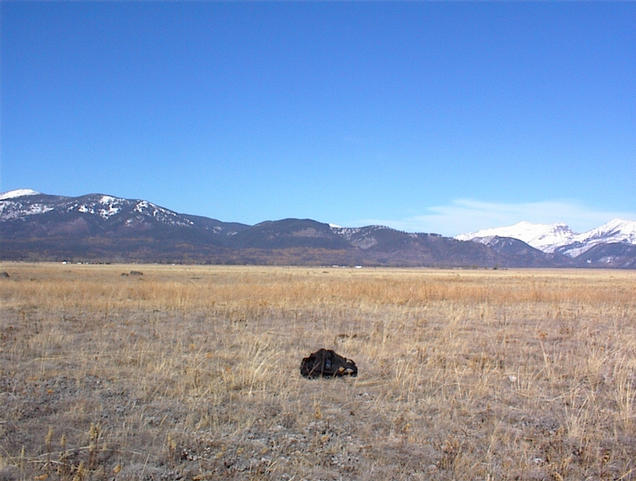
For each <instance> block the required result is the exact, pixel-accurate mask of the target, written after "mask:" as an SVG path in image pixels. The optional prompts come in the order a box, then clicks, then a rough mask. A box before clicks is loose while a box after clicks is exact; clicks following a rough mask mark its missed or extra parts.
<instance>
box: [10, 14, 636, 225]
mask: <svg viewBox="0 0 636 481" xmlns="http://www.w3.org/2000/svg"><path fill="white" fill-rule="evenodd" d="M0 8H1V12H0V13H1V22H2V24H1V27H2V30H1V35H2V46H1V49H2V50H1V54H2V65H1V67H2V72H1V80H2V92H1V98H2V105H1V113H2V119H1V121H2V125H1V134H2V137H1V143H0V153H1V164H0V191H7V190H12V189H16V188H32V189H35V190H38V191H40V192H45V193H51V194H61V195H81V194H85V193H91V192H100V193H107V194H113V195H117V196H122V197H128V198H140V199H147V200H150V201H152V202H155V203H157V204H160V205H162V206H165V207H168V208H170V209H173V210H176V211H178V212H187V213H191V214H198V215H205V216H209V217H214V218H217V219H221V220H225V221H239V222H245V223H250V224H252V223H256V222H260V221H263V220H267V219H280V218H285V217H303V218H305V217H308V218H313V219H316V220H319V221H323V222H332V223H336V224H340V225H346V226H356V225H365V224H371V223H382V224H386V225H391V226H393V227H397V228H400V229H403V230H407V231H423V232H438V233H442V234H445V235H455V234H458V233H461V232H466V231H471V230H476V229H478V228H486V227H493V226H499V225H506V224H511V223H514V222H518V221H521V220H528V221H532V222H544V223H552V222H559V221H563V222H567V223H569V224H570V225H571V226H572V227H573V228H574V229H575V230H579V231H582V230H586V229H589V228H591V227H595V226H597V225H600V224H602V223H604V222H606V221H608V220H610V219H611V218H613V217H623V218H627V219H631V220H636V194H635V192H636V3H631V2H623V3H608V2H589V3H587V2H584V3H580V2H560V3H544V2H538V3H526V2H522V3H519V2H510V3H500V2H493V3H461V2H449V3H444V2H434V3H429V2H405V3H400V2H386V3H385V2H351V3H348V2H329V3H321V2H311V3H296V2H277V3H270V2H246V3H241V2H239V3H223V2H138V3H128V2H105V3H101V2H85V3H84V2H50V3H49V2H46V3H37V2H2V3H1V4H0Z"/></svg>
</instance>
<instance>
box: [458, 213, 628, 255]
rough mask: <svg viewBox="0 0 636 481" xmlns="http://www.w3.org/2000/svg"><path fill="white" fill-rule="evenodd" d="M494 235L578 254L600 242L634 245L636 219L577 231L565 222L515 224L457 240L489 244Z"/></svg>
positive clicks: (541, 247) (561, 251) (468, 235)
mask: <svg viewBox="0 0 636 481" xmlns="http://www.w3.org/2000/svg"><path fill="white" fill-rule="evenodd" d="M494 236H499V237H512V238H513V239H519V240H522V241H524V242H525V243H527V244H529V245H531V246H532V247H534V248H536V249H539V250H542V251H543V252H547V253H553V252H559V253H561V254H565V255H567V256H569V257H577V256H579V255H581V254H583V253H584V252H586V251H588V250H589V249H591V248H592V247H594V246H597V245H599V244H611V243H626V244H634V245H636V222H635V221H629V220H623V219H613V220H611V221H610V222H608V223H607V224H603V225H602V226H600V227H597V228H595V229H592V230H589V231H587V232H583V233H581V234H577V233H575V232H573V231H572V230H571V229H570V228H569V227H568V226H567V225H565V224H532V223H530V222H519V223H518V224H515V225H512V226H507V227H498V228H493V229H484V230H480V231H477V232H473V233H470V234H461V235H459V236H457V237H456V238H457V239H459V240H474V241H477V242H481V243H486V244H487V243H488V241H489V240H490V239H492V238H493V237H494Z"/></svg>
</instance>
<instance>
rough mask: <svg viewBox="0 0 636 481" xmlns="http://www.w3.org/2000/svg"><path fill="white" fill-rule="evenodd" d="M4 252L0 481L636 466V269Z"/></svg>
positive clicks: (535, 476) (553, 476)
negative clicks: (32, 258)
mask: <svg viewBox="0 0 636 481" xmlns="http://www.w3.org/2000/svg"><path fill="white" fill-rule="evenodd" d="M0 270H3V271H7V272H8V273H9V275H10V277H9V278H1V279H0V302H1V306H0V406H1V407H0V479H17V480H34V479H35V480H44V479H50V480H55V479H64V480H71V479H76V480H101V479H113V480H134V479H148V480H155V479H184V480H185V479H190V480H204V479H246V480H247V479H278V480H292V479H294V480H301V479H306V480H319V479H322V480H339V479H344V480H367V479H368V480H390V479H391V480H392V479H395V480H399V479H405V480H406V479H413V480H429V479H430V480H455V479H457V480H476V479H480V480H495V479H497V480H499V479H522V480H541V479H546V480H586V479H589V480H597V479H603V480H604V479H608V480H628V479H636V471H635V470H636V461H635V459H636V419H635V414H634V406H635V396H636V319H635V318H636V316H635V313H636V295H635V293H636V272H634V271H594V270H582V271H574V270H523V271H521V270H519V271H513V270H508V271H501V270H499V271H483V270H482V271H477V270H475V271H459V270H448V271H446V270H415V269H413V270H399V269H393V270H391V269H336V268H333V269H332V268H328V269H324V268H315V269H314V268H311V269H308V268H280V267H271V268H270V267H194V266H190V267H186V266H122V265H113V266H85V265H81V266H80V265H61V264H59V265H53V264H10V263H5V264H3V265H2V268H1V269H0ZM131 270H138V271H143V275H130V271H131ZM122 273H129V275H126V276H123V275H122ZM319 347H326V348H333V349H335V350H336V351H337V352H339V353H340V354H342V355H344V356H346V357H349V358H352V359H354V360H355V361H356V363H357V365H358V367H359V376H358V377H357V378H342V379H331V380H313V381H310V380H306V379H304V378H302V377H300V375H299V372H298V368H299V364H300V360H301V358H302V357H303V356H306V355H307V354H309V353H310V352H311V351H313V350H316V349H317V348H319Z"/></svg>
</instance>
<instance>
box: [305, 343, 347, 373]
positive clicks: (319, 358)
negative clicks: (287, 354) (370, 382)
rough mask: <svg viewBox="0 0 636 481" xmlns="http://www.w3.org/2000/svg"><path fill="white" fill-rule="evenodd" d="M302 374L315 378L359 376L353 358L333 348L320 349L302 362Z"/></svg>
mask: <svg viewBox="0 0 636 481" xmlns="http://www.w3.org/2000/svg"><path fill="white" fill-rule="evenodd" d="M300 374H302V375H303V376H304V377H307V378H310V379H313V378H316V377H320V376H322V377H340V376H353V377H355V376H357V375H358V368H357V366H356V363H355V362H353V361H352V360H351V359H347V358H346V357H342V356H340V355H338V354H336V353H335V352H334V351H332V350H331V349H319V350H317V351H316V352H313V353H311V354H310V355H309V357H305V358H303V360H302V362H301V363H300Z"/></svg>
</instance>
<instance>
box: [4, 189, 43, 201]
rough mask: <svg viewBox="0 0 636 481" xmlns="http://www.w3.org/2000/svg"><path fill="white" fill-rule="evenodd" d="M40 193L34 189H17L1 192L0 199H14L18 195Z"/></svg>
mask: <svg viewBox="0 0 636 481" xmlns="http://www.w3.org/2000/svg"><path fill="white" fill-rule="evenodd" d="M39 194H40V193H39V192H37V191H35V190H32V189H16V190H10V191H8V192H3V193H1V194H0V200H5V199H14V198H16V197H23V196H25V195H39Z"/></svg>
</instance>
